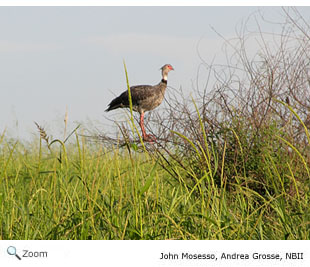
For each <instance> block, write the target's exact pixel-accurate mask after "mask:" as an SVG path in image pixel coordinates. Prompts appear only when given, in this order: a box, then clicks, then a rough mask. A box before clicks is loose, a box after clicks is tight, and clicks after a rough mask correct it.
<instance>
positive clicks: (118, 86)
mask: <svg viewBox="0 0 310 267" xmlns="http://www.w3.org/2000/svg"><path fill="white" fill-rule="evenodd" d="M258 9H260V10H261V12H262V13H264V14H265V15H266V16H267V18H269V19H273V20H277V18H279V19H281V8H279V7H265V8H262V7H260V8H258V7H0V25H1V27H0V73H1V79H0V92H1V98H0V114H1V115H0V134H1V133H2V132H3V130H4V129H5V128H7V130H8V132H9V134H10V136H12V137H21V138H28V137H29V136H31V134H32V133H34V132H36V128H35V126H34V124H33V121H37V122H38V123H39V124H41V125H43V126H44V127H46V128H47V129H48V130H49V131H52V132H53V131H54V133H56V132H57V131H56V128H59V126H60V125H61V123H62V119H63V116H64V114H65V110H66V106H67V107H68V113H69V121H70V127H71V128H73V127H74V125H75V122H77V121H78V122H85V121H87V120H89V121H94V122H100V123H101V122H102V123H103V124H104V123H105V118H104V116H107V115H108V116H111V118H113V116H114V114H113V112H111V113H108V114H106V113H105V112H104V110H105V109H106V107H107V104H108V103H109V102H110V101H111V100H112V99H113V97H114V96H115V95H119V94H120V93H121V92H122V91H124V90H125V89H126V84H125V75H124V68H123V59H124V60H125V62H126V65H127V68H128V73H129V81H130V84H131V85H136V84H156V83H158V82H159V81H160V79H161V77H160V71H159V68H160V67H161V66H162V65H164V64H166V63H170V64H171V65H172V66H173V67H174V68H175V71H174V72H171V73H170V75H169V78H168V84H169V85H170V86H172V87H174V88H180V87H182V88H183V90H184V91H186V92H190V91H191V90H192V86H191V84H192V82H193V81H194V80H195V79H196V76H197V69H198V67H199V63H200V59H199V57H198V54H197V45H198V42H199V40H201V42H200V45H199V51H200V52H201V54H202V56H203V57H204V59H205V60H212V59H213V58H214V57H215V58H216V57H217V56H218V55H219V52H220V44H221V42H222V41H221V40H220V38H219V37H218V35H217V34H216V33H215V32H214V31H213V30H212V28H211V27H213V28H215V29H216V30H217V31H218V32H220V33H221V34H222V35H223V36H225V38H231V37H233V36H235V31H236V28H238V25H239V26H240V23H241V22H242V21H245V20H246V19H247V18H248V16H250V15H251V14H252V13H253V12H256V11H257V10H258ZM300 10H301V11H302V12H303V14H305V19H306V20H308V21H309V20H310V9H309V7H302V8H300ZM251 23H253V24H251ZM252 26H253V28H254V20H253V22H250V23H249V27H252ZM266 27H267V26H266ZM268 27H271V28H270V29H269V28H268V29H266V30H269V31H272V30H273V29H272V27H275V26H271V25H269V26H268ZM219 57H220V56H219ZM159 108H160V107H159ZM55 135H56V134H55ZM54 137H56V136H54Z"/></svg>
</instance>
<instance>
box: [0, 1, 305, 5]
mask: <svg viewBox="0 0 310 267" xmlns="http://www.w3.org/2000/svg"><path fill="white" fill-rule="evenodd" d="M309 5H310V3H309V1H308V0H295V1H292V0H261V1H255V0H216V1H215V0H156V1H155V0H0V6H309Z"/></svg>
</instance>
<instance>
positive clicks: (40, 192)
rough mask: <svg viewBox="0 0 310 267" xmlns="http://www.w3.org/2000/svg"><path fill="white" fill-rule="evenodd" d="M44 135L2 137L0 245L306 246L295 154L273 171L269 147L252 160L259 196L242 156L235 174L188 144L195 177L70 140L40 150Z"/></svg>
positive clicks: (189, 170)
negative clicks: (206, 242) (263, 242)
mask: <svg viewBox="0 0 310 267" xmlns="http://www.w3.org/2000/svg"><path fill="white" fill-rule="evenodd" d="M42 132H44V129H42V128H41V129H40V135H41V136H40V137H38V140H37V141H35V142H34V143H33V144H31V145H28V146H25V145H23V144H22V143H20V142H18V141H14V140H10V139H9V138H8V137H6V136H5V134H4V133H3V134H2V136H1V139H0V141H1V144H0V148H1V150H0V174H1V184H0V210H1V215H0V238H1V239H309V237H310V235H309V233H310V227H309V222H310V220H309V219H310V218H309V217H310V205H309V192H308V188H309V177H304V178H305V179H304V181H308V182H307V183H304V184H302V181H301V180H300V179H299V178H298V177H299V176H300V174H307V172H308V166H307V164H306V160H307V159H305V158H304V157H303V156H302V155H301V154H300V153H299V152H298V153H295V156H294V157H293V156H291V157H287V158H283V157H282V160H281V162H280V164H279V158H278V157H279V156H280V155H275V154H274V153H272V149H270V147H269V148H268V145H267V148H265V150H264V152H263V153H262V154H261V155H260V158H261V162H263V164H264V165H263V166H261V167H260V168H262V169H263V171H264V175H266V177H265V179H267V180H265V184H263V185H261V186H262V187H263V188H265V190H261V191H260V190H257V188H256V187H254V186H251V184H253V183H254V184H255V183H259V179H257V181H254V178H253V177H251V174H250V171H251V166H248V165H247V164H248V163H247V162H245V161H244V160H243V157H245V155H243V154H241V156H240V161H241V162H242V163H241V164H240V166H241V167H240V170H237V169H238V166H237V165H238V164H239V163H240V162H239V163H238V162H235V166H232V165H231V164H232V163H231V162H229V155H230V151H228V150H227V147H226V143H225V147H224V148H223V149H222V150H216V149H215V148H213V149H209V150H207V151H208V153H204V152H201V151H205V150H203V149H201V146H199V145H196V144H194V142H193V141H191V140H188V142H191V146H193V147H194V150H195V153H196V157H198V158H199V162H201V161H202V162H205V163H206V164H205V168H202V169H200V170H199V171H197V169H196V167H197V166H195V164H193V163H192V161H191V160H192V159H190V158H188V162H186V161H184V162H183V165H182V166H181V165H180V164H177V162H176V161H174V160H173V159H172V158H171V157H169V155H167V154H165V153H160V154H156V153H155V154H154V153H149V152H147V151H146V150H144V149H143V150H141V151H137V150H136V149H135V150H133V149H130V150H127V149H120V148H118V147H114V148H113V149H112V150H110V151H107V150H106V149H105V148H104V147H103V146H101V145H98V144H90V143H87V142H86V141H85V138H83V137H81V136H79V135H77V134H75V137H74V135H72V136H71V143H70V144H68V143H64V142H62V141H60V140H56V141H55V140H54V141H51V142H50V143H49V146H47V144H48V140H45V139H46V138H47V136H46V135H44V134H43V133H42ZM232 136H234V137H235V138H236V139H237V140H238V142H237V143H238V146H240V148H242V142H243V141H242V137H241V136H239V135H238V133H237V132H236V131H233V132H232ZM180 138H183V139H184V140H185V139H186V137H182V136H181V137H180ZM276 140H278V142H283V141H284V140H285V139H284V137H279V138H277V137H276ZM204 141H205V142H208V140H207V137H205V139H204ZM285 142H288V141H285ZM205 145H206V146H207V147H210V145H208V144H205ZM295 150H296V151H298V149H297V148H296V147H293V152H294V151H295ZM241 151H243V150H242V149H241ZM217 153H221V154H217ZM156 155H157V156H156ZM282 156H283V155H282ZM211 158H217V159H218V160H217V162H216V163H215V164H214V161H212V160H211ZM164 159H165V160H164ZM282 161H283V162H285V164H284V163H282ZM216 166H217V168H218V169H220V172H219V173H218V176H219V177H218V178H219V180H220V181H221V182H220V183H219V182H217V181H216V179H217V175H216V171H215V167H216ZM227 168H230V169H231V173H234V174H232V176H231V177H228V176H227V173H228V172H227ZM233 168H235V170H232V169H233ZM228 185H229V186H228ZM288 189H290V191H289V190H288Z"/></svg>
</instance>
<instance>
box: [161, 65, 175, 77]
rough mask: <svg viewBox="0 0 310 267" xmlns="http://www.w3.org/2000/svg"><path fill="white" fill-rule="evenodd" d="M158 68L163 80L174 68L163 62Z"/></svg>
mask: <svg viewBox="0 0 310 267" xmlns="http://www.w3.org/2000/svg"><path fill="white" fill-rule="evenodd" d="M160 69H161V73H162V75H163V79H164V80H167V77H168V72H169V71H171V70H174V68H173V67H172V66H171V65H170V64H165V65H164V66H162V67H161V68H160Z"/></svg>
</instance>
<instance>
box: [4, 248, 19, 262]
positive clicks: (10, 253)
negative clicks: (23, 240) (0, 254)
mask: <svg viewBox="0 0 310 267" xmlns="http://www.w3.org/2000/svg"><path fill="white" fill-rule="evenodd" d="M7 252H8V254H9V255H12V256H14V255H15V257H16V258H17V259H19V260H21V258H20V257H19V256H18V255H17V254H16V247H13V246H9V247H8V249H7Z"/></svg>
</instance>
